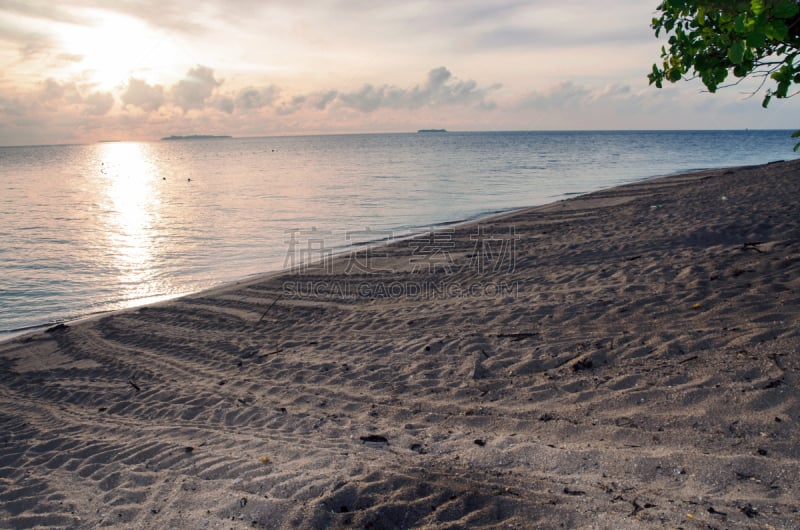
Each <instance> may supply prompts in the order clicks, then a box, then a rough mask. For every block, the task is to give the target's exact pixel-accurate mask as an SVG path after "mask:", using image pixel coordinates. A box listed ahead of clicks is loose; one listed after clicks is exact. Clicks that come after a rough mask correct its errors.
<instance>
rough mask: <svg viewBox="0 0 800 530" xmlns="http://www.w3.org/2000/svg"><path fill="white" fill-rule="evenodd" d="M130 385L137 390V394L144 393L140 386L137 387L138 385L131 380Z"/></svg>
mask: <svg viewBox="0 0 800 530" xmlns="http://www.w3.org/2000/svg"><path fill="white" fill-rule="evenodd" d="M128 384H129V385H131V386H132V387H133V389H134V390H136V391H137V392H141V391H142V389H141V388H139V385H137V384H136V383H134V382H133V381H131V380H130V379H128Z"/></svg>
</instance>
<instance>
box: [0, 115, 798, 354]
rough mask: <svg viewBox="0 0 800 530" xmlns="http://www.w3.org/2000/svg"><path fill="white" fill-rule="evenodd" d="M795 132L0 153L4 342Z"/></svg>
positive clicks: (227, 143) (367, 139)
mask: <svg viewBox="0 0 800 530" xmlns="http://www.w3.org/2000/svg"><path fill="white" fill-rule="evenodd" d="M789 135H790V132H788V131H691V132H687V131H682V132H632V131H625V132H488V133H454V132H450V133H412V134H374V135H338V136H302V137H273V138H242V139H226V140H193V141H171V142H152V143H100V144H93V145H59V146H35V147H0V205H1V206H2V207H1V208H0V339H1V338H2V337H4V336H6V337H7V336H9V335H8V333H10V332H14V331H19V330H21V329H26V328H31V327H35V326H40V325H46V324H48V323H53V322H57V321H61V320H68V319H73V318H76V317H82V316H86V315H90V314H94V313H98V312H102V311H109V310H113V309H120V308H125V307H130V306H134V305H138V304H143V303H147V302H151V301H156V300H161V299H165V298H169V297H173V296H178V295H181V294H185V293H190V292H194V291H198V290H201V289H204V288H208V287H211V286H214V285H218V284H220V283H224V282H229V281H232V280H236V279H239V278H242V277H246V276H248V275H252V274H255V273H259V272H265V271H270V270H276V269H280V268H282V267H284V266H285V265H289V264H291V259H290V258H294V255H293V254H292V253H291V252H290V248H291V244H292V243H291V242H292V240H293V239H294V240H295V241H296V242H297V241H299V242H301V243H302V242H303V241H311V240H312V239H315V240H318V241H320V242H321V243H320V244H322V245H324V247H325V248H330V249H335V248H341V247H342V246H343V245H346V244H348V243H352V242H353V241H366V240H375V239H380V238H383V237H386V236H400V235H405V234H408V233H409V232H410V231H424V230H426V229H429V228H431V227H434V226H437V225H440V224H442V223H446V222H450V221H456V220H466V219H473V218H478V217H480V216H484V215H487V214H490V213H493V212H498V211H502V210H508V209H512V208H519V207H523V206H529V205H537V204H543V203H546V202H551V201H554V200H557V199H561V198H564V197H565V196H568V195H572V194H577V193H584V192H589V191H593V190H596V189H599V188H604V187H608V186H613V185H616V184H620V183H623V182H627V181H631V180H635V179H641V178H646V177H651V176H655V175H664V174H670V173H675V172H679V171H684V170H690V169H699V168H710V167H725V166H737V165H747V164H759V163H764V162H769V161H773V160H781V159H789V158H794V157H795V154H794V153H793V152H792V146H793V144H794V141H793V140H792V139H791V138H790V137H789ZM298 230H299V231H298ZM312 236H313V237H312Z"/></svg>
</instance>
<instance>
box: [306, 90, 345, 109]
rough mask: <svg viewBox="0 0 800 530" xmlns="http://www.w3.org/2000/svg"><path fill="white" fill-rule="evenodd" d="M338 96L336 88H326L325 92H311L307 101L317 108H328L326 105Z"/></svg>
mask: <svg viewBox="0 0 800 530" xmlns="http://www.w3.org/2000/svg"><path fill="white" fill-rule="evenodd" d="M338 96H339V92H338V91H336V90H328V91H327V92H320V93H317V94H312V95H311V96H310V97H309V101H310V102H311V105H312V106H313V107H314V108H315V109H317V110H325V109H326V108H328V105H330V104H331V103H333V102H334V101H335V100H336V98H337V97H338Z"/></svg>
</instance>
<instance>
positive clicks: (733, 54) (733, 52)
mask: <svg viewBox="0 0 800 530" xmlns="http://www.w3.org/2000/svg"><path fill="white" fill-rule="evenodd" d="M728 58H729V59H730V60H731V62H732V63H733V64H742V59H744V41H743V40H741V39H739V40H735V41H733V42H732V43H731V48H730V50H728Z"/></svg>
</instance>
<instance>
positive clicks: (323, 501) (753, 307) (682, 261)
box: [0, 161, 800, 529]
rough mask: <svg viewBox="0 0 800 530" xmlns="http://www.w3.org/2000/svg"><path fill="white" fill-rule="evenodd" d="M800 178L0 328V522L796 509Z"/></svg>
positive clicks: (571, 524) (639, 517)
mask: <svg viewBox="0 0 800 530" xmlns="http://www.w3.org/2000/svg"><path fill="white" fill-rule="evenodd" d="M798 198H800V161H793V162H778V163H773V164H769V165H766V166H758V167H746V168H732V169H724V170H709V171H701V172H695V173H691V174H687V175H678V176H670V177H664V178H658V179H652V180H647V181H642V182H636V183H633V184H629V185H625V186H620V187H616V188H611V189H607V190H603V191H599V192H596V193H592V194H590V195H584V196H580V197H576V198H574V199H570V200H566V201H560V202H557V203H554V204H550V205H546V206H542V207H536V208H531V209H527V210H524V211H518V212H513V213H508V214H504V215H500V216H497V217H493V218H490V219H484V220H482V221H479V222H476V223H470V224H461V225H454V226H453V227H452V228H449V229H445V230H443V231H440V232H436V233H427V234H422V235H420V236H419V237H416V238H414V239H409V240H402V241H396V242H393V243H391V244H389V245H388V246H383V247H377V248H364V247H359V248H357V249H354V250H353V252H349V253H345V254H342V255H339V256H337V257H335V258H332V259H327V258H326V259H324V260H323V261H322V262H319V263H315V264H313V265H310V266H299V267H298V268H297V269H296V270H294V271H293V272H284V273H281V274H272V275H268V276H264V277H262V278H258V279H255V280H251V281H247V282H241V283H238V284H235V285H230V286H226V287H224V288H221V289H216V290H214V291H209V292H204V293H199V294H196V295H192V296H188V297H185V298H181V299H178V300H174V301H170V302H166V303H162V304H158V305H153V306H147V307H142V308H138V309H132V310H128V311H123V312H119V313H113V314H108V315H105V316H102V317H100V318H95V319H92V320H87V321H83V322H79V323H68V324H66V325H59V326H55V327H53V328H51V329H49V330H47V331H42V332H37V333H33V334H30V335H27V336H23V337H18V338H16V339H14V340H12V341H9V342H6V343H3V344H0V528H14V529H16V528H39V527H41V528H45V527H48V528H97V527H111V528H135V529H150V528H176V529H177V528H220V529H223V528H225V529H227V528H304V529H305V528H351V527H354V528H375V529H377V528H398V529H399V528H432V529H433V528H437V529H438V528H609V529H611V528H614V529H619V528H631V529H633V528H637V529H638V528H781V529H796V528H800V505H799V504H798V499H800V482H798V479H797V477H798V476H800V428H799V427H798V422H800V393H798V383H800V200H798ZM313 244H314V241H313V238H310V237H309V236H308V235H307V234H306V235H303V234H298V240H297V245H298V246H297V247H296V248H297V249H307V248H312V247H313ZM313 248H316V247H313ZM293 250H294V249H292V248H290V251H293ZM298 257H299V256H298Z"/></svg>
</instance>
